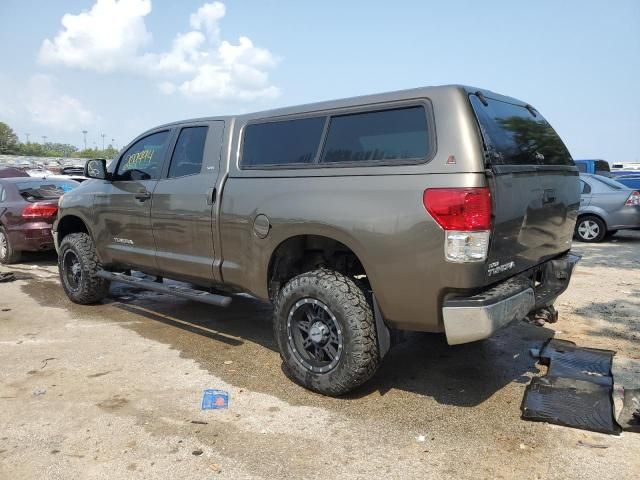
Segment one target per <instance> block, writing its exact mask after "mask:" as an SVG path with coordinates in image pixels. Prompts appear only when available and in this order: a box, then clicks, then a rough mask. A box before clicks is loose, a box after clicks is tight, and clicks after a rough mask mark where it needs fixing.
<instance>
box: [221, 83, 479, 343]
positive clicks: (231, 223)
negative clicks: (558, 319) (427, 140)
mask: <svg viewBox="0 0 640 480" xmlns="http://www.w3.org/2000/svg"><path fill="white" fill-rule="evenodd" d="M418 93H419V92H418ZM416 95H417V97H416V98H420V95H418V94H416ZM421 98H425V97H421ZM395 99H396V98H395V97H394V98H389V97H385V96H381V97H380V96H376V97H375V98H374V99H372V100H371V101H372V102H374V103H375V102H388V101H391V100H395ZM428 99H429V101H430V102H431V103H432V106H433V112H434V117H435V119H436V120H435V129H436V131H437V150H436V153H435V156H434V157H433V158H432V159H431V160H430V161H429V162H428V163H424V164H420V165H405V166H377V167H359V168H335V167H334V168H314V169H304V170H302V171H301V170H291V169H282V170H241V169H239V168H238V156H239V149H240V141H239V140H240V136H241V133H242V128H243V125H246V121H247V120H249V119H245V121H244V122H243V121H239V122H238V123H237V125H236V130H235V132H236V133H235V135H234V139H233V142H234V144H233V147H232V148H231V152H232V153H231V155H230V156H229V158H228V159H227V161H228V168H229V178H228V179H227V181H226V183H225V186H224V191H223V194H222V198H221V202H222V203H221V209H220V210H221V211H220V221H221V238H222V257H223V260H222V266H221V271H222V277H223V279H224V281H225V282H227V283H231V284H234V285H236V286H239V287H241V288H244V289H246V290H249V291H250V292H252V293H253V294H255V295H257V296H258V297H261V298H264V299H267V298H268V291H267V284H268V278H267V273H268V266H269V262H270V259H271V255H272V253H273V252H274V250H275V249H276V248H277V247H278V245H280V244H281V243H282V242H283V241H285V240H286V239H288V238H290V237H292V236H295V235H304V234H313V235H322V236H326V237H329V238H333V239H335V240H337V241H340V242H342V243H343V244H345V245H346V246H348V247H349V248H351V249H352V250H353V251H354V253H355V254H356V255H357V256H358V257H359V259H360V261H361V262H362V264H363V266H364V268H365V271H366V273H367V276H368V277H369V280H370V282H371V285H372V288H373V291H374V293H375V295H376V298H377V299H378V302H379V304H380V308H381V310H382V313H383V315H384V317H385V319H386V320H387V321H388V322H389V323H390V324H391V325H393V326H396V327H398V328H404V329H411V330H423V331H441V330H442V326H441V314H440V309H439V302H440V300H441V299H442V297H443V296H444V295H445V293H446V292H448V291H451V289H457V288H473V287H474V286H478V284H479V282H480V283H482V282H483V281H484V276H485V270H486V267H485V265H484V264H466V265H460V264H452V263H448V262H445V261H444V253H443V249H444V233H443V231H442V229H441V228H440V227H439V226H438V225H437V224H436V223H435V221H434V220H433V219H432V218H431V217H430V216H429V215H428V214H427V212H426V211H425V209H424V206H423V204H422V194H423V192H424V190H425V189H426V188H437V187H462V186H465V187H479V186H485V185H486V178H485V175H484V167H483V158H482V147H481V143H479V142H480V140H479V138H478V135H477V127H476V125H475V121H474V119H473V117H472V116H471V111H470V106H469V103H468V101H467V99H466V94H465V93H464V91H463V90H462V89H455V88H451V87H448V88H443V89H439V88H435V89H429V95H428ZM397 100H407V98H397ZM340 106H341V105H340V104H338V105H336V107H340ZM450 157H453V158H454V161H453V162H451V161H448V159H450ZM259 214H264V215H266V216H267V217H268V218H269V219H270V222H271V225H272V228H271V231H270V234H269V235H268V236H267V237H266V238H265V239H260V238H258V237H257V236H256V235H255V234H254V233H253V228H252V226H253V222H254V219H255V218H256V216H257V215H259Z"/></svg>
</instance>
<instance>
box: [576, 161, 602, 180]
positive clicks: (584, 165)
mask: <svg viewBox="0 0 640 480" xmlns="http://www.w3.org/2000/svg"><path fill="white" fill-rule="evenodd" d="M574 162H575V164H576V167H578V170H579V171H580V173H591V174H593V175H603V176H605V177H610V176H611V168H610V167H609V162H607V161H606V160H574Z"/></svg>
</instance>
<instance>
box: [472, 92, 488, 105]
mask: <svg viewBox="0 0 640 480" xmlns="http://www.w3.org/2000/svg"><path fill="white" fill-rule="evenodd" d="M474 95H475V96H476V97H478V98H479V99H480V101H481V102H482V104H483V105H484V106H485V107H488V106H489V102H487V98H486V97H485V96H484V93H482V92H481V91H480V90H478V91H477V92H476V93H474Z"/></svg>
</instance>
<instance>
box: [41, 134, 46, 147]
mask: <svg viewBox="0 0 640 480" xmlns="http://www.w3.org/2000/svg"><path fill="white" fill-rule="evenodd" d="M46 141H47V136H46V135H42V145H44V144H45V143H46Z"/></svg>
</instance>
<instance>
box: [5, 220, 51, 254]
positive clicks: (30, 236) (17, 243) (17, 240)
mask: <svg viewBox="0 0 640 480" xmlns="http://www.w3.org/2000/svg"><path fill="white" fill-rule="evenodd" d="M7 233H8V235H9V241H10V242H11V245H12V246H13V248H14V249H15V250H19V251H28V252H38V251H43V250H52V249H53V248H54V244H53V237H52V236H51V225H46V224H45V225H29V224H26V225H24V226H21V227H19V228H17V229H15V230H10V231H8V232H7Z"/></svg>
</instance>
